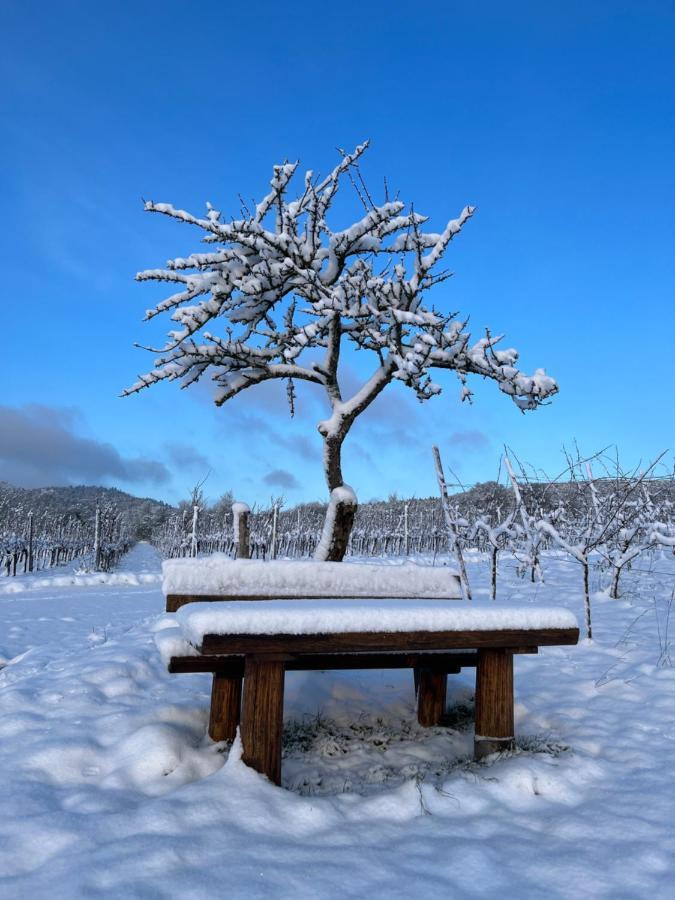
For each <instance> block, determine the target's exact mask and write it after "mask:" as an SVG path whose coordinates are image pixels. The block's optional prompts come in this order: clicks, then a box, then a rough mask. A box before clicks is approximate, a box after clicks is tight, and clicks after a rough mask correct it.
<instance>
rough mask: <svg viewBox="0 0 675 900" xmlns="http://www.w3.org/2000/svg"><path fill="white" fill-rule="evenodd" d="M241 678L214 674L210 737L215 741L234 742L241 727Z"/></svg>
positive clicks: (218, 673)
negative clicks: (238, 728) (239, 726)
mask: <svg viewBox="0 0 675 900" xmlns="http://www.w3.org/2000/svg"><path fill="white" fill-rule="evenodd" d="M240 708H241V678H231V677H229V676H227V675H223V674H221V673H220V672H214V673H213V684H212V686H211V713H210V716H209V737H210V738H211V739H212V740H214V741H233V740H234V738H235V736H236V734H237V726H238V725H239V713H240Z"/></svg>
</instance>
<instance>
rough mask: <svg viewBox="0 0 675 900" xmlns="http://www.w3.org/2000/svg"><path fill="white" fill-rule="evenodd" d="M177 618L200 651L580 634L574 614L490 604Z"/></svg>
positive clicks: (361, 604) (206, 608)
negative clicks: (241, 640)
mask: <svg viewBox="0 0 675 900" xmlns="http://www.w3.org/2000/svg"><path fill="white" fill-rule="evenodd" d="M172 615H175V616H177V618H178V620H179V622H180V624H181V627H182V630H183V634H184V635H185V637H186V638H187V640H188V641H190V642H191V643H192V644H195V645H200V644H201V643H202V640H203V638H204V635H205V634H347V633H349V632H360V631H368V632H377V631H387V632H396V631H471V630H473V631H507V630H510V629H512V630H521V629H522V630H523V631H531V630H533V629H535V628H576V627H577V620H576V618H575V616H574V614H573V613H572V612H570V610H568V609H561V608H560V607H541V606H536V607H531V606H525V607H524V606H522V605H520V606H518V605H514V604H504V603H502V604H498V603H494V602H492V601H483V602H480V603H469V602H467V601H461V602H458V601H452V602H450V603H447V602H444V601H439V600H436V601H429V600H400V599H398V600H375V601H363V600H269V601H267V602H265V603H255V604H254V603H241V602H237V601H234V602H225V603H188V604H186V605H185V606H183V607H181V608H180V609H179V610H178V612H177V613H173V614H172Z"/></svg>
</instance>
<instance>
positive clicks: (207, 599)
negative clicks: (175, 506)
mask: <svg viewBox="0 0 675 900" xmlns="http://www.w3.org/2000/svg"><path fill="white" fill-rule="evenodd" d="M392 599H393V600H397V599H400V600H408V599H412V600H414V599H416V598H414V597H410V594H409V593H404V592H402V591H401V592H400V593H397V592H395V591H386V592H383V593H381V594H375V593H374V594H371V595H369V596H368V597H364V596H362V595H360V594H359V595H357V594H327V593H326V591H324V592H323V593H317V592H314V591H310V592H309V593H307V592H305V593H303V592H300V591H297V592H295V593H294V594H293V596H292V597H282V596H279V595H275V594H227V595H225V594H167V595H166V612H176V610H178V609H180V608H181V606H185V604H186V603H224V602H231V601H232V602H235V601H236V602H239V601H242V600H244V601H250V602H261V601H265V600H364V601H366V602H367V601H370V600H392ZM444 599H448V598H444Z"/></svg>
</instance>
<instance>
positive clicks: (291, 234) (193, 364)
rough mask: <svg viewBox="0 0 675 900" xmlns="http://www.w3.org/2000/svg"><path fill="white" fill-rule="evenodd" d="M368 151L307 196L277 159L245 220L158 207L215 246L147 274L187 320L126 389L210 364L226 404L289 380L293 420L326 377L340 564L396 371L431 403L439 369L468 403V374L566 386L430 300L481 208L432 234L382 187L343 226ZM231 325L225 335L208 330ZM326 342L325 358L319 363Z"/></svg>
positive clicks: (309, 181) (318, 181)
mask: <svg viewBox="0 0 675 900" xmlns="http://www.w3.org/2000/svg"><path fill="white" fill-rule="evenodd" d="M367 147H368V142H367V141H366V142H365V143H363V144H360V145H359V146H358V147H356V149H355V150H354V151H353V152H352V153H344V152H342V151H341V159H340V161H339V162H338V164H337V166H336V167H335V168H334V169H333V170H332V172H330V173H329V174H328V175H327V176H326V177H325V178H318V177H316V176H315V175H314V173H313V172H312V171H308V172H307V173H306V175H305V177H304V181H303V183H302V184H301V186H300V190H299V192H298V194H297V195H296V197H295V198H294V199H289V198H288V196H287V193H288V190H289V185H290V183H291V180H292V178H293V177H294V175H295V173H296V170H297V168H298V163H297V162H295V163H288V162H285V163H283V164H282V165H278V166H274V169H273V175H272V180H271V182H270V188H271V189H270V191H269V192H268V193H267V195H266V196H265V197H264V198H263V199H262V200H261V201H260V202H259V203H258V204H257V205H256V206H255V207H254V208H253V209H247V208H246V207H244V208H242V210H241V214H240V217H239V218H232V219H230V218H228V217H227V216H223V215H222V214H221V213H220V212H219V211H218V210H217V209H214V207H213V206H212V205H211V204H210V203H208V204H207V209H206V214H205V215H204V216H201V217H200V216H194V215H192V214H191V213H188V212H186V211H184V210H181V209H176V208H174V207H173V206H172V205H171V204H169V203H154V202H152V201H148V202H147V203H146V204H145V209H146V210H147V211H149V212H154V213H159V214H161V215H165V216H168V217H169V218H172V219H174V220H176V221H179V222H183V223H185V224H188V225H190V226H192V227H194V228H196V229H198V230H199V231H201V233H202V235H203V240H204V242H205V243H206V244H207V248H206V252H199V253H192V254H189V255H188V256H185V257H178V258H175V259H172V260H170V261H169V262H168V263H167V266H166V268H164V269H148V270H147V271H144V272H140V273H139V274H138V275H137V276H136V277H137V280H139V281H162V282H167V283H168V284H170V285H174V286H175V288H176V292H175V293H173V294H172V295H171V296H169V297H167V298H166V299H165V300H162V301H161V302H160V303H158V304H157V306H155V308H154V309H151V310H149V311H148V312H147V313H146V319H152V318H154V317H155V316H157V315H159V314H160V313H170V315H171V318H172V320H173V321H174V322H175V323H177V325H176V326H175V328H172V330H171V331H170V332H169V336H168V341H167V342H166V344H165V345H164V347H163V348H161V349H160V350H153V349H152V348H146V349H148V350H151V352H153V353H155V354H159V359H157V360H156V362H155V367H154V368H153V369H152V370H151V371H150V372H148V373H147V374H145V375H141V376H140V377H139V379H138V380H137V381H136V383H135V384H133V385H132V386H131V387H129V388H128V389H127V390H125V391H124V392H123V395H128V394H133V393H136V392H138V391H141V390H143V388H146V387H150V386H151V385H153V384H157V383H158V382H160V381H165V380H168V381H180V383H181V386H182V387H189V386H190V385H192V384H195V383H196V382H197V381H199V379H200V378H201V377H202V376H203V375H204V374H206V373H207V372H208V373H209V374H210V376H211V380H212V381H213V382H214V385H215V394H214V401H215V403H216V404H217V405H218V406H221V405H222V404H223V403H225V402H227V401H228V400H230V399H231V398H232V397H235V396H236V395H237V394H239V393H241V392H242V391H245V390H248V389H249V388H251V387H254V386H255V385H258V384H262V383H263V382H266V381H270V380H272V379H280V380H282V381H284V382H285V384H286V388H287V397H288V403H289V409H290V413H291V415H293V413H294V411H295V405H296V402H297V398H296V394H295V384H296V383H297V381H308V382H312V383H314V384H318V385H320V386H321V387H322V388H323V389H324V391H325V392H326V396H327V399H328V401H329V403H330V415H329V417H328V418H327V419H325V420H324V421H322V422H320V423H319V424H318V426H317V427H318V431H319V433H320V435H321V437H322V438H323V442H324V470H325V477H326V483H327V487H328V491H329V494H330V503H329V505H328V513H327V519H326V528H325V529H324V535H323V537H322V540H321V542H320V546H319V551H318V556H317V558H320V559H328V560H340V559H342V558H343V556H344V554H345V553H346V551H347V544H348V541H349V534H350V531H351V527H352V524H353V521H354V514H355V511H356V497H355V495H354V492H353V491H352V490H351V488H348V487H347V486H346V485H345V483H344V480H343V476H342V468H341V451H342V444H343V441H344V440H345V438H346V436H347V434H348V433H349V430H350V428H351V426H352V425H353V423H354V421H355V420H356V418H357V417H358V416H359V415H360V414H361V413H363V412H364V411H365V410H366V409H367V408H368V407H369V406H370V405H371V403H373V401H374V400H375V399H376V398H377V397H378V396H379V394H380V393H381V392H382V391H383V390H384V388H385V387H386V386H387V385H388V384H391V383H392V382H393V381H395V380H396V381H398V382H400V383H401V384H404V385H405V386H406V387H408V388H410V389H411V390H412V391H413V392H414V393H415V395H416V397H417V399H418V400H428V399H430V398H431V397H435V396H437V395H438V394H440V392H441V388H440V386H439V385H438V384H436V383H435V382H434V381H432V378H431V374H430V373H431V370H432V369H445V370H449V371H454V372H455V373H456V374H457V376H458V378H459V380H460V383H461V399H462V400H466V399H469V398H470V397H471V391H470V389H469V388H468V387H467V384H466V380H467V376H468V375H470V374H475V375H480V376H482V377H483V378H489V379H492V380H493V381H495V382H496V383H497V385H498V387H499V388H500V390H501V391H503V392H504V393H505V394H507V395H508V396H510V397H511V399H512V400H513V401H514V402H515V404H516V405H517V406H518V408H519V409H520V410H522V411H524V410H528V409H535V408H536V407H538V406H539V405H540V404H541V403H543V402H544V401H545V400H546V399H547V398H549V397H551V396H552V395H553V394H555V393H556V391H557V390H558V387H557V385H556V383H555V381H554V380H553V379H552V378H550V377H548V376H547V375H546V373H545V372H544V370H543V369H537V370H536V371H535V372H534V374H533V375H526V374H524V373H523V372H521V371H519V370H518V369H517V368H516V361H517V359H518V353H517V352H516V351H515V350H513V349H499V348H498V344H499V342H500V341H501V335H492V333H491V332H490V331H489V330H486V332H485V336H484V337H481V338H479V339H478V340H477V341H474V342H471V335H470V333H469V332H468V331H467V330H466V324H467V323H466V321H462V320H460V319H457V318H456V314H455V313H447V312H442V311H438V310H436V309H434V308H433V307H431V306H427V305H425V303H424V301H425V294H426V293H427V292H428V291H429V290H430V289H431V288H433V287H434V286H436V285H437V284H439V283H441V282H442V281H445V280H446V279H447V278H448V277H449V275H450V273H449V272H448V271H442V270H441V271H439V269H438V265H439V263H440V261H441V258H442V257H443V256H444V254H445V252H446V251H447V249H448V246H449V245H450V242H451V241H452V239H453V238H454V237H455V236H456V235H457V234H459V232H460V231H461V230H462V228H463V226H464V225H465V224H466V222H467V221H468V220H469V219H470V218H471V216H472V215H473V214H474V207H472V206H465V207H464V209H463V210H462V211H461V212H460V214H459V215H458V216H457V218H453V219H450V221H449V222H448V223H447V225H446V226H445V227H444V228H443V230H442V231H441V232H432V231H429V232H427V231H423V230H422V229H423V226H424V225H425V223H426V222H427V218H426V217H425V216H422V215H420V214H419V213H417V212H416V211H413V208H412V206H411V207H409V209H408V210H407V211H406V210H405V204H404V203H403V202H401V201H400V200H391V199H390V198H389V197H388V195H387V191H386V190H385V198H384V202H382V203H379V204H376V203H375V202H374V201H373V199H372V196H371V194H370V192H368V191H365V192H362V191H360V190H357V192H356V198H355V203H357V202H358V203H361V204H362V205H363V207H364V209H363V210H361V211H359V213H358V217H357V218H356V220H355V221H354V222H353V224H352V225H350V226H349V227H348V228H345V229H341V230H333V229H332V228H331V227H330V226H329V224H328V220H329V210H330V208H331V205H332V203H333V200H334V198H335V195H336V193H337V191H338V188H339V186H340V183H341V182H344V180H345V179H346V180H347V182H351V183H352V184H353V185H356V184H357V182H358V183H361V174H360V170H359V165H360V162H361V158H362V156H363V154H364V153H365V152H366V149H367ZM353 173H356V176H357V177H356V178H355V177H354V174H353ZM221 323H222V324H223V326H224V327H223V329H222V331H221V333H220V334H214V333H213V332H211V331H210V330H209V328H212V327H217V326H218V325H219V324H221ZM346 342H351V343H352V344H353V345H354V346H355V347H356V348H357V349H359V350H365V351H369V352H370V353H371V354H372V355H373V357H374V362H375V365H374V367H373V370H372V372H371V374H370V376H369V377H366V378H364V380H363V383H362V384H361V386H360V387H358V388H357V389H356V391H355V392H354V393H352V395H351V396H346V395H345V394H344V393H343V392H344V390H345V379H344V378H343V369H342V368H341V365H340V360H341V351H342V348H343V344H345V343H346ZM317 350H320V351H322V353H323V358H322V359H320V360H318V359H317ZM336 491H338V493H337V494H336V493H335V492H336ZM347 495H349V496H348V499H347ZM336 497H338V498H340V499H338V500H336V499H335V498H336ZM329 522H330V527H331V531H330V534H329V533H328V531H327V530H326V529H327V528H328V525H329Z"/></svg>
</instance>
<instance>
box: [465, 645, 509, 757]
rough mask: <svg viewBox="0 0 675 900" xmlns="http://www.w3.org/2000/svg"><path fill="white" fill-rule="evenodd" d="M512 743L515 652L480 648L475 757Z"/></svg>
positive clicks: (477, 677)
mask: <svg viewBox="0 0 675 900" xmlns="http://www.w3.org/2000/svg"><path fill="white" fill-rule="evenodd" d="M513 746H514V726H513V653H511V652H510V651H509V650H497V649H494V650H479V651H478V664H477V666H476V736H475V740H474V759H483V757H485V756H489V755H490V754H491V753H499V752H501V751H502V750H511V749H513Z"/></svg>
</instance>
